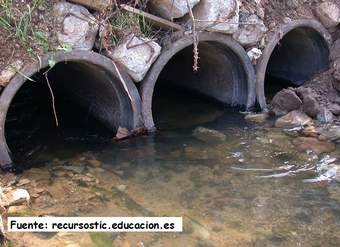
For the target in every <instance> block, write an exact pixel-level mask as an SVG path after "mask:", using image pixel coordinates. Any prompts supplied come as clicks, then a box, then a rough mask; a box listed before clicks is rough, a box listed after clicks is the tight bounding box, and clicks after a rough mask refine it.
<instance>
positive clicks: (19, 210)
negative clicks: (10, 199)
mask: <svg viewBox="0 0 340 247" xmlns="http://www.w3.org/2000/svg"><path fill="white" fill-rule="evenodd" d="M27 209H28V208H27V206H26V205H21V206H12V207H9V209H8V211H7V214H8V215H10V216H11V215H23V216H24V214H25V213H26V212H27Z"/></svg>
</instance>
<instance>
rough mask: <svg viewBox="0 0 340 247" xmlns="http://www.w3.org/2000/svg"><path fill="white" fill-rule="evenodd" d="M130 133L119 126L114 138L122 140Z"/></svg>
mask: <svg viewBox="0 0 340 247" xmlns="http://www.w3.org/2000/svg"><path fill="white" fill-rule="evenodd" d="M130 135H131V133H130V131H129V130H128V129H127V128H122V127H119V128H118V130H117V133H116V137H115V139H116V140H123V139H125V138H127V137H129V136H130Z"/></svg>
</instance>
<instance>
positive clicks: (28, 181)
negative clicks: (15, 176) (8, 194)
mask: <svg viewBox="0 0 340 247" xmlns="http://www.w3.org/2000/svg"><path fill="white" fill-rule="evenodd" d="M30 182H31V180H29V179H27V178H23V179H20V180H19V182H18V183H17V186H23V185H26V184H29V183H30Z"/></svg>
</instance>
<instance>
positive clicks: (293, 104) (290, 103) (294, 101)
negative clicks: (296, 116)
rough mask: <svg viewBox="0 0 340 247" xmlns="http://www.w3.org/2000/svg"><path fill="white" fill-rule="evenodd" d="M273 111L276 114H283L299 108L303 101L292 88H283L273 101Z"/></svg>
mask: <svg viewBox="0 0 340 247" xmlns="http://www.w3.org/2000/svg"><path fill="white" fill-rule="evenodd" d="M271 106H272V110H271V111H272V112H273V113H274V114H275V115H276V116H283V115H285V114H287V113H288V112H291V111H294V110H298V109H300V107H301V106H302V101H301V99H300V98H299V96H297V94H296V93H295V92H294V91H293V90H292V89H289V88H288V89H283V90H281V91H280V92H279V93H277V94H276V95H275V96H274V98H273V100H272V102H271Z"/></svg>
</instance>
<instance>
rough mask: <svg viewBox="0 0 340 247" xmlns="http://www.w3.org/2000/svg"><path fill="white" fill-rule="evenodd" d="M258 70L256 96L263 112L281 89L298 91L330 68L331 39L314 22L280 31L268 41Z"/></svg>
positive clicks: (285, 27) (285, 26) (308, 21)
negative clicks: (297, 88)
mask: <svg viewBox="0 0 340 247" xmlns="http://www.w3.org/2000/svg"><path fill="white" fill-rule="evenodd" d="M268 40H269V43H268V44H267V46H266V48H265V50H264V52H263V56H262V58H261V60H260V61H259V63H258V66H257V96H258V101H259V103H260V106H261V108H262V109H266V107H267V101H270V100H271V99H272V98H273V96H275V94H276V93H277V92H279V91H280V90H282V89H283V88H288V87H298V86H301V85H303V84H304V83H305V82H306V81H308V80H310V79H312V77H313V76H314V75H316V74H317V73H319V72H322V71H324V70H326V69H327V68H328V67H329V46H330V44H331V36H330V34H329V33H328V32H327V30H326V29H325V28H324V27H323V26H322V25H321V24H320V23H319V22H317V21H315V20H298V21H294V22H292V23H289V24H285V25H284V26H282V27H280V28H279V29H278V30H277V31H276V32H275V33H274V35H273V36H272V37H270V38H269V39H268Z"/></svg>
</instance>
